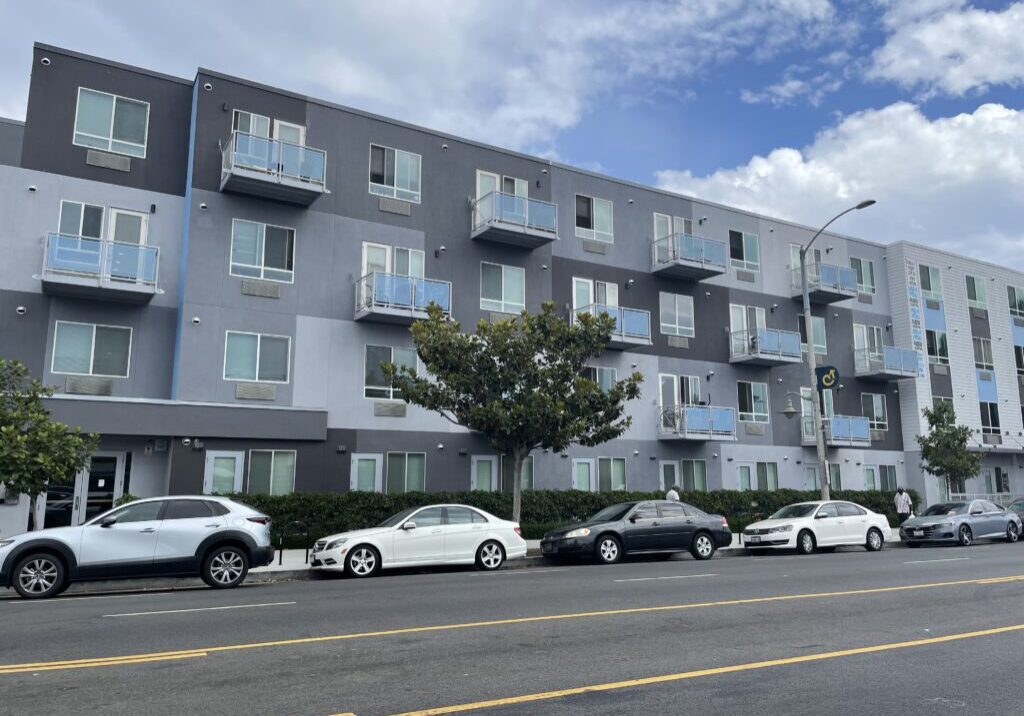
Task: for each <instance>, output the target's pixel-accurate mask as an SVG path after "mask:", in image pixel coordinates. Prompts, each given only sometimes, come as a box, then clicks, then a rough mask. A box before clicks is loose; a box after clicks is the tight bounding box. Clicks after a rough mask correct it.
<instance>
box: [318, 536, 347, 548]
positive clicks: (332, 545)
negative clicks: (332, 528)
mask: <svg viewBox="0 0 1024 716" xmlns="http://www.w3.org/2000/svg"><path fill="white" fill-rule="evenodd" d="M346 542H348V537H342V538H341V539H336V540H332V541H330V542H328V543H327V546H326V547H324V549H338V547H340V546H341V545H343V544H345V543H346Z"/></svg>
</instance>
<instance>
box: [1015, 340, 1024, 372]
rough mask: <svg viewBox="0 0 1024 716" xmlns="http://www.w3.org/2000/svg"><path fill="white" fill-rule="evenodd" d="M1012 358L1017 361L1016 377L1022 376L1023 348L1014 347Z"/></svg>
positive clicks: (1023, 368) (1023, 367)
mask: <svg viewBox="0 0 1024 716" xmlns="http://www.w3.org/2000/svg"><path fill="white" fill-rule="evenodd" d="M1013 357H1014V359H1015V360H1016V361H1017V375H1024V346H1014V347H1013Z"/></svg>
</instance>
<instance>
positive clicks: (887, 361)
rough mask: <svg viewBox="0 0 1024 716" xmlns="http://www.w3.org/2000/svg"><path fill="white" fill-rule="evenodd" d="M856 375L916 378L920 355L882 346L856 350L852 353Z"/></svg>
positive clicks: (910, 351) (913, 351)
mask: <svg viewBox="0 0 1024 716" xmlns="http://www.w3.org/2000/svg"><path fill="white" fill-rule="evenodd" d="M853 358H854V365H855V367H856V370H857V374H858V375H861V374H893V375H906V376H916V375H917V371H918V364H919V362H920V354H919V353H918V352H917V351H915V350H913V349H910V348H896V347H895V346H883V347H882V349H881V350H878V349H877V348H858V349H857V350H855V351H854V352H853Z"/></svg>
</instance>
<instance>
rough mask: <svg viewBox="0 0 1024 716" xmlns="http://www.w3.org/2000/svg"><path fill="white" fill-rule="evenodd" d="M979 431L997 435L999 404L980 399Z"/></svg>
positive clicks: (998, 432)
mask: <svg viewBox="0 0 1024 716" xmlns="http://www.w3.org/2000/svg"><path fill="white" fill-rule="evenodd" d="M978 406H979V408H980V409H981V432H982V433H983V434H985V435H999V434H1000V431H999V404H998V403H988V402H985V401H981V402H980V403H979V404H978Z"/></svg>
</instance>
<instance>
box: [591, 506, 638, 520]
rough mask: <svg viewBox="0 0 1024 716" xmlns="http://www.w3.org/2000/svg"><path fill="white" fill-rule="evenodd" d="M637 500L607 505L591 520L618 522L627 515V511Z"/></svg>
mask: <svg viewBox="0 0 1024 716" xmlns="http://www.w3.org/2000/svg"><path fill="white" fill-rule="evenodd" d="M634 504H636V503H635V502H623V503H621V504H618V505H612V506H611V507H605V508H604V509H603V510H601V511H600V512H598V513H597V514H596V515H594V516H593V517H591V518H590V521H591V522H616V521H618V520H621V519H622V518H623V517H625V516H626V513H627V512H629V511H630V509H632V507H633V505H634Z"/></svg>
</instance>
